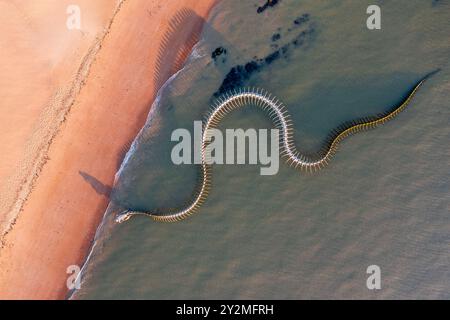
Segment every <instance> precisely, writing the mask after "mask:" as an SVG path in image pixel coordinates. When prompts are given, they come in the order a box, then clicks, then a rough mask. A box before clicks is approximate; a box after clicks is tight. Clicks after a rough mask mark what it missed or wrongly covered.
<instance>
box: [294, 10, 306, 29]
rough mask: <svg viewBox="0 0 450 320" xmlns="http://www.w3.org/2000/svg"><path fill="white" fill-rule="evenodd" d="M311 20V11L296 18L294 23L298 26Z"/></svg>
mask: <svg viewBox="0 0 450 320" xmlns="http://www.w3.org/2000/svg"><path fill="white" fill-rule="evenodd" d="M308 21H309V13H304V14H302V15H301V16H300V17H298V18H297V19H295V20H294V24H295V25H297V26H301V25H302V24H304V23H305V22H308Z"/></svg>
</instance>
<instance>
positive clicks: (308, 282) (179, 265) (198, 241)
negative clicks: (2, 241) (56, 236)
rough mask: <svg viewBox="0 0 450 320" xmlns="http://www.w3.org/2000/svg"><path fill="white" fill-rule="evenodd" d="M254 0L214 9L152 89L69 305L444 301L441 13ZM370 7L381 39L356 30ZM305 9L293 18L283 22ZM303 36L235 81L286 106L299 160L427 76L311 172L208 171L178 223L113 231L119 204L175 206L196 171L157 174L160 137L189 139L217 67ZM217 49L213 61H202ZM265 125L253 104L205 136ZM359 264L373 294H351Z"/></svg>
mask: <svg viewBox="0 0 450 320" xmlns="http://www.w3.org/2000/svg"><path fill="white" fill-rule="evenodd" d="M259 2H263V1H244V3H238V1H227V0H225V1H223V2H222V3H221V4H220V5H218V6H217V7H216V8H215V9H214V10H213V12H212V14H211V17H210V19H209V20H208V21H207V23H206V26H205V30H204V32H203V35H202V40H201V41H200V43H199V44H198V45H197V46H196V48H195V50H194V53H193V55H192V56H191V58H190V60H189V61H188V63H187V64H186V66H185V68H184V69H183V70H182V71H181V72H180V73H178V74H177V75H176V77H174V78H173V79H172V80H171V81H170V82H169V83H167V85H166V86H165V88H164V89H163V90H161V92H160V97H159V99H158V101H157V102H155V104H154V105H153V107H152V111H151V113H150V115H149V120H148V122H147V125H146V126H145V127H144V128H143V130H142V131H141V133H140V134H139V136H138V137H137V138H136V142H135V144H134V147H133V150H132V152H130V153H129V157H128V159H127V161H126V163H125V164H124V165H123V168H122V170H121V172H120V175H119V178H118V181H117V185H116V188H115V191H114V194H113V202H112V203H111V205H110V207H109V209H108V213H107V215H106V218H105V221H104V225H103V227H102V229H101V230H100V232H99V234H98V236H97V239H96V242H95V243H96V245H95V247H94V250H93V254H92V256H91V258H90V259H89V262H88V264H87V266H86V269H85V270H86V272H85V274H84V276H83V283H82V288H81V289H80V290H78V291H77V292H75V294H74V296H73V298H76V299H94V298H100V299H105V298H113V299H116V298H126V299H132V298H137V299H171V298H172V299H188V298H190V299H203V298H212V299H221V298H225V299H227V298H231V299H233V298H242V299H245V298H250V299H252V298H263V299H266V298H269V299H270V298H273V299H303V298H332V299H339V298H350V299H360V298H367V299H379V298H447V299H449V298H450V294H449V292H450V267H449V266H450V250H449V249H450V248H449V246H450V215H449V209H450V196H449V185H450V179H449V178H450V176H449V155H450V154H449V148H448V143H449V138H450V128H449V120H450V117H449V116H450V112H449V98H448V92H449V90H450V68H449V66H448V60H449V58H450V41H449V35H450V19H449V18H450V2H449V1H432V0H430V1H406V0H405V1H345V2H344V1H342V2H341V1H312V0H311V1H296V0H291V1H289V0H283V1H281V2H280V4H279V5H277V6H275V7H273V8H269V9H267V10H266V11H265V12H264V13H262V14H256V7H255V5H256V4H258V3H259ZM259 4H260V3H259ZM370 4H378V5H380V7H381V10H382V29H381V30H374V31H370V30H368V29H367V28H366V18H367V14H366V8H367V6H368V5H370ZM305 13H308V14H309V17H310V18H309V21H308V22H307V23H305V24H302V25H301V26H298V27H296V25H295V24H293V21H294V20H295V19H296V18H297V17H300V16H301V15H302V14H305ZM289 29H290V30H291V31H289ZM303 30H313V32H311V34H309V36H307V37H306V38H304V42H303V44H302V45H300V46H298V47H295V46H293V45H291V46H290V47H289V48H290V49H289V51H288V54H287V55H286V57H284V56H283V57H282V58H280V59H278V60H276V61H274V62H272V63H270V64H267V63H263V64H264V66H263V67H261V69H260V70H259V72H255V73H254V74H252V75H251V76H250V77H249V79H246V80H245V83H244V84H245V85H247V86H257V87H262V88H265V89H266V90H268V91H270V92H272V93H273V94H274V95H276V96H277V97H279V98H280V99H281V100H282V101H283V102H284V103H285V104H286V105H287V106H288V109H289V112H290V114H291V115H292V118H293V121H294V126H295V139H296V144H297V146H298V147H299V148H300V149H301V150H304V151H314V150H316V149H317V148H318V147H319V146H320V145H321V142H322V141H323V139H324V138H325V137H326V136H327V134H328V133H329V131H330V130H331V129H333V128H335V127H336V126H337V125H339V124H340V123H342V122H343V121H346V120H351V119H353V118H358V117H362V116H367V115H371V114H376V113H379V112H382V111H385V110H386V109H388V108H389V107H390V106H392V105H394V104H396V103H398V102H399V100H400V99H401V97H402V96H403V95H404V94H405V93H406V92H407V91H408V90H409V89H410V88H411V86H412V85H414V84H415V82H416V81H417V80H419V79H420V78H421V77H422V76H423V75H425V74H427V73H428V72H430V71H432V70H435V69H436V68H441V69H442V70H441V72H439V73H438V74H436V75H435V76H434V77H433V78H431V79H430V80H429V81H427V82H426V83H425V85H424V86H423V87H422V88H421V89H420V91H419V93H418V95H417V96H416V97H415V98H414V100H413V102H412V104H411V105H410V106H409V107H408V108H407V109H406V111H405V112H403V113H401V114H400V115H399V116H398V118H397V119H395V120H394V121H392V122H389V123H388V124H386V125H385V126H383V127H380V128H377V129H376V130H373V131H370V132H366V133H361V134H358V135H355V136H353V137H350V138H349V139H347V140H345V141H344V142H343V143H342V145H341V146H340V148H339V150H338V153H337V154H336V156H335V158H334V159H333V161H332V163H331V164H330V166H328V167H327V168H326V169H324V170H322V171H320V172H318V173H316V174H313V175H305V174H301V173H300V172H298V171H296V170H294V169H292V168H290V167H288V166H286V165H285V164H283V163H281V164H280V171H279V173H278V174H277V175H275V176H260V175H259V166H251V165H241V166H238V165H222V166H219V165H216V166H214V169H213V186H212V192H211V193H210V196H209V197H208V199H207V201H206V203H205V204H204V206H203V207H202V208H201V210H200V212H199V213H197V214H196V215H194V216H192V217H191V218H190V219H188V220H185V221H182V222H179V223H175V224H162V223H156V222H154V221H152V220H150V219H147V218H145V217H137V218H134V219H131V220H129V221H127V222H126V223H124V224H121V225H115V224H114V223H113V222H112V219H113V218H114V214H115V213H116V212H117V210H119V209H120V208H128V207H129V208H134V209H146V210H151V209H154V208H167V207H177V206H179V205H181V204H182V203H183V202H184V201H186V200H188V199H189V198H190V196H191V193H192V192H193V190H194V186H195V181H196V174H197V171H196V167H195V166H190V165H181V166H175V165H173V164H172V162H171V160H170V152H171V149H172V147H173V146H174V145H175V142H171V141H170V134H171V132H172V130H174V129H176V128H187V129H189V130H192V126H193V121H194V120H201V119H202V115H203V114H204V113H205V111H206V110H207V109H208V107H209V105H210V104H211V101H212V95H213V93H214V92H216V91H217V89H218V88H219V87H220V85H221V83H222V81H223V80H224V77H225V76H226V74H227V73H228V72H229V71H230V69H231V68H232V67H233V66H236V65H244V64H246V63H247V62H249V61H252V60H253V59H255V58H254V57H255V56H256V59H258V58H264V57H266V56H268V55H269V54H271V53H272V52H274V51H276V50H277V48H275V47H271V46H272V45H274V44H278V45H279V47H278V49H279V48H280V47H281V46H282V45H284V44H287V43H291V42H292V41H293V40H294V39H295V37H296V36H298V35H299V34H300V33H301V32H302V31H303ZM275 33H280V36H281V38H280V39H279V40H277V41H276V42H274V41H272V39H271V38H272V36H273V35H274V34H275ZM219 46H222V47H224V48H226V49H227V54H226V55H225V56H220V57H219V59H216V61H214V60H212V58H211V52H212V51H213V50H214V49H215V48H217V47H219ZM223 57H225V58H226V60H225V62H222V59H221V58H223ZM269 127H271V124H270V122H269V120H268V119H266V118H265V116H264V115H263V114H261V113H257V112H255V110H253V109H243V110H239V111H237V112H235V113H234V114H232V115H230V116H229V117H227V118H226V119H224V121H223V122H222V123H221V125H220V128H222V129H225V128H269ZM373 264H376V265H378V266H380V268H381V277H382V278H381V279H382V289H381V290H375V291H371V290H368V289H367V287H366V279H367V277H368V275H367V274H366V268H367V267H368V266H369V265H373Z"/></svg>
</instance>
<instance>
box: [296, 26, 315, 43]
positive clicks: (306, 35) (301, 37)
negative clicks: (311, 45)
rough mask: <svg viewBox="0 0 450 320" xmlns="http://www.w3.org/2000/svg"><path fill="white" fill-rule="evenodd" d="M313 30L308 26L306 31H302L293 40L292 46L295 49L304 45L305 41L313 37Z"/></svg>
mask: <svg viewBox="0 0 450 320" xmlns="http://www.w3.org/2000/svg"><path fill="white" fill-rule="evenodd" d="M314 32H315V30H314V28H313V27H312V26H310V27H309V28H308V29H306V30H303V31H302V32H300V33H299V34H298V35H297V36H296V37H295V38H294V40H292V44H293V45H294V46H296V47H300V46H302V45H303V44H305V41H308V40H310V39H311V38H312V37H313V35H314Z"/></svg>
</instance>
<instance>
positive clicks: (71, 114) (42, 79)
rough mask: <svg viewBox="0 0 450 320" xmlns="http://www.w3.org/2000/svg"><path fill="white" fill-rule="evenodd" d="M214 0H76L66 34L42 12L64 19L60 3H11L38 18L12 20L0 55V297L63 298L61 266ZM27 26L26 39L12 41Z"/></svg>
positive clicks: (79, 249) (89, 225) (77, 254)
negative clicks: (73, 25) (76, 21)
mask: <svg viewBox="0 0 450 320" xmlns="http://www.w3.org/2000/svg"><path fill="white" fill-rule="evenodd" d="M214 2H215V1H213V0H185V1H176V0H171V1H144V0H142V1H123V2H118V3H112V1H109V0H102V1H97V2H95V4H91V3H90V2H89V1H78V3H80V6H81V10H82V23H83V21H84V22H86V24H85V26H84V27H83V24H82V30H81V31H80V30H79V31H76V32H77V34H78V35H73V36H68V34H67V32H68V31H67V28H64V27H62V28H60V29H61V30H59V29H58V28H55V27H54V26H55V24H56V23H57V21H56V20H58V19H59V18H58V19H56V18H55V19H56V20H52V19H46V18H45V17H48V16H49V13H52V15H50V16H52V17H56V16H58V15H57V14H56V13H60V12H61V10H62V13H63V14H62V15H61V17H60V20H61V21H60V20H58V21H59V23H61V24H62V25H65V19H66V17H67V16H66V15H65V8H66V6H67V4H66V3H65V2H63V1H61V2H59V1H58V2H54V1H48V4H47V5H41V4H40V3H39V4H35V5H34V6H31V5H30V6H29V7H22V8H19V9H17V10H16V11H17V13H16V14H17V16H19V15H22V16H23V17H21V19H23V21H28V22H29V23H37V24H42V28H41V29H39V28H37V27H36V26H32V25H31V26H29V27H22V26H16V30H15V32H16V34H15V35H11V37H13V38H14V39H15V40H16V42H12V44H10V45H9V47H10V48H9V50H7V51H6V52H2V53H1V56H0V59H1V60H2V61H3V62H2V63H1V65H0V66H1V67H2V70H3V71H4V70H6V71H8V72H7V74H8V75H11V76H9V77H4V76H2V78H1V80H0V81H1V83H0V84H2V86H1V87H3V88H2V89H0V90H2V92H1V93H2V94H3V96H5V97H6V99H4V100H3V101H2V103H1V105H0V112H1V114H2V118H1V121H2V123H1V124H2V126H1V128H2V129H1V130H2V135H1V139H2V148H3V149H4V152H3V154H7V156H6V157H3V156H2V159H1V162H0V178H1V180H2V181H8V183H2V185H1V191H2V192H1V193H0V194H1V207H0V224H1V227H2V229H1V231H2V235H3V236H2V248H1V250H0V270H1V272H0V298H8V299H9V298H27V299H58V298H64V297H65V295H66V293H67V287H66V280H67V278H68V274H67V273H66V270H67V267H68V266H70V265H79V266H81V264H82V263H83V261H84V259H85V255H86V253H87V251H88V249H89V247H90V245H91V241H92V239H93V236H94V233H95V230H96V228H97V226H98V224H99V223H100V221H101V219H102V216H103V213H104V211H105V209H106V206H107V204H108V202H109V192H110V190H111V188H112V185H113V183H114V175H115V173H116V172H117V169H118V166H119V165H120V162H121V160H122V158H123V155H124V152H126V150H127V148H128V147H129V144H130V142H131V141H132V140H133V138H134V137H135V135H136V134H137V132H138V131H139V130H140V128H141V127H142V125H143V124H144V122H145V120H146V116H147V114H148V111H149V108H150V106H151V103H152V101H153V100H154V98H155V95H156V92H157V90H158V88H159V87H160V85H161V84H162V83H163V82H164V81H165V80H166V79H168V78H169V77H170V75H171V74H173V73H174V72H175V71H176V70H177V68H179V67H180V66H181V63H182V61H183V59H184V58H185V57H186V54H187V52H188V51H189V49H190V47H191V46H192V44H193V43H194V42H195V41H194V40H195V35H196V34H197V33H198V32H199V31H200V30H201V27H202V24H203V21H204V20H203V18H205V17H206V16H207V15H208V13H209V10H210V9H211V7H212V6H213V4H214ZM14 3H15V2H13V4H14ZM46 3H47V2H46ZM55 3H58V5H55ZM0 6H6V5H5V4H4V3H3V2H2V3H0ZM11 6H12V5H11ZM46 6H47V7H48V8H44V7H46ZM84 8H85V10H84ZM9 10H10V11H11V10H13V9H9ZM46 10H47V11H46ZM55 12H56V13H55ZM83 12H86V20H83V19H84V18H85V17H83ZM89 17H90V18H89ZM10 19H11V20H13V18H10ZM16 19H17V17H16ZM180 21H181V22H182V23H181V24H180ZM177 24H178V25H177ZM2 25H3V27H2V29H0V31H1V32H2V33H3V34H7V33H8V31H7V30H5V29H4V28H7V26H6V24H5V23H2ZM11 28H13V27H11ZM26 28H30V29H29V30H28V29H26ZM37 29H38V30H41V32H40V33H38V34H34V33H36V32H35V31H34V30H37ZM31 30H33V32H34V33H33V35H32V36H35V37H37V38H36V39H35V43H34V44H33V45H30V44H29V40H28V39H25V40H23V42H21V38H20V37H25V36H29V37H31V36H30V35H29V33H31ZM71 32H73V30H72V31H71ZM49 33H51V34H52V35H53V36H52V37H49V36H48V35H49ZM72 37H73V38H72ZM40 38H42V39H49V38H50V39H54V42H53V43H52V42H49V43H44V44H43V40H41V39H40ZM2 41H5V40H2ZM61 42H64V43H65V44H64V45H62V44H61ZM24 43H27V44H28V47H25V46H24V45H23V44H24ZM45 45H47V47H45ZM36 51H38V52H39V53H40V56H39V55H38V54H37V53H36ZM39 58H41V60H39ZM8 59H9V60H8ZM3 142H4V143H3ZM3 146H4V147H3Z"/></svg>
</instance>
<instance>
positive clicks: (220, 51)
mask: <svg viewBox="0 0 450 320" xmlns="http://www.w3.org/2000/svg"><path fill="white" fill-rule="evenodd" d="M222 54H224V55H225V54H227V49H225V48H223V47H218V48H216V49H215V50H214V51H213V52H212V53H211V58H213V59H214V60H216V58H217V57H218V56H220V55H222Z"/></svg>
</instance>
